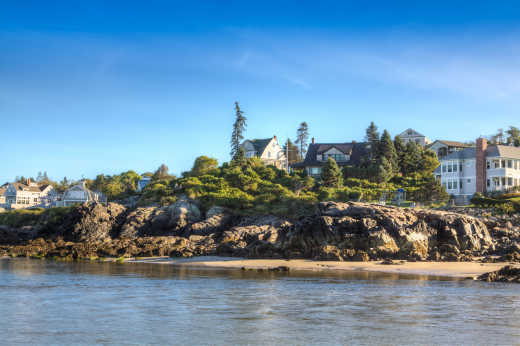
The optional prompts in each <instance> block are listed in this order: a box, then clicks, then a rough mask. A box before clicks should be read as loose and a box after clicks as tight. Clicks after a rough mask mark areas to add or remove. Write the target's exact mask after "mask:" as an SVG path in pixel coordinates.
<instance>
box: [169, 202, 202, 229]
mask: <svg viewBox="0 0 520 346" xmlns="http://www.w3.org/2000/svg"><path fill="white" fill-rule="evenodd" d="M166 213H167V214H168V217H169V224H170V226H171V227H172V228H173V229H175V230H180V229H183V228H184V227H186V226H188V225H189V224H192V223H195V222H198V221H200V220H201V213H200V210H199V208H198V207H197V205H196V204H195V203H194V202H193V201H191V200H189V199H188V198H186V197H181V198H179V200H178V201H177V202H175V203H174V204H172V205H170V206H168V207H167V209H166Z"/></svg>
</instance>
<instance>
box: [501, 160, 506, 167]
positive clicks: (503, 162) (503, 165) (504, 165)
mask: <svg viewBox="0 0 520 346" xmlns="http://www.w3.org/2000/svg"><path fill="white" fill-rule="evenodd" d="M501 162H502V168H506V160H502V161H501Z"/></svg>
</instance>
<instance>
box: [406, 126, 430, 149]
mask: <svg viewBox="0 0 520 346" xmlns="http://www.w3.org/2000/svg"><path fill="white" fill-rule="evenodd" d="M398 136H399V138H401V141H403V144H404V145H406V144H408V142H415V143H417V144H419V145H420V146H423V147H424V146H426V145H428V144H430V143H431V141H430V140H429V139H428V138H426V136H424V135H423V134H420V133H419V132H417V131H415V130H414V129H408V130H406V131H403V132H402V133H401V134H399V135H398Z"/></svg>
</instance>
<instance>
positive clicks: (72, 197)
mask: <svg viewBox="0 0 520 346" xmlns="http://www.w3.org/2000/svg"><path fill="white" fill-rule="evenodd" d="M86 202H99V203H106V202H107V198H106V196H105V195H104V194H102V193H101V192H97V191H91V190H89V189H87V187H86V185H85V182H84V181H82V182H81V183H79V184H77V185H74V186H73V187H71V188H70V189H68V190H67V191H65V192H64V193H63V197H62V200H61V202H60V203H59V205H60V206H63V207H68V206H71V205H74V204H83V203H86Z"/></svg>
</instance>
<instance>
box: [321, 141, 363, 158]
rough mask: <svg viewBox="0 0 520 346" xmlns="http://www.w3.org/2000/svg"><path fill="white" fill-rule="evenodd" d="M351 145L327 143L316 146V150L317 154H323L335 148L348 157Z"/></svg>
mask: <svg viewBox="0 0 520 346" xmlns="http://www.w3.org/2000/svg"><path fill="white" fill-rule="evenodd" d="M353 146H354V145H353V143H329V144H318V148H317V150H316V153H317V154H323V153H325V152H327V151H328V150H330V149H331V148H336V149H338V150H339V151H341V152H342V153H343V154H347V155H350V153H351V152H352V148H353Z"/></svg>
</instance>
